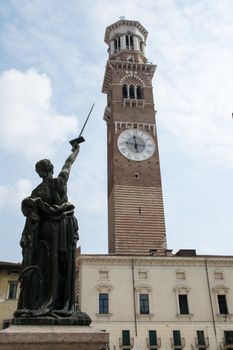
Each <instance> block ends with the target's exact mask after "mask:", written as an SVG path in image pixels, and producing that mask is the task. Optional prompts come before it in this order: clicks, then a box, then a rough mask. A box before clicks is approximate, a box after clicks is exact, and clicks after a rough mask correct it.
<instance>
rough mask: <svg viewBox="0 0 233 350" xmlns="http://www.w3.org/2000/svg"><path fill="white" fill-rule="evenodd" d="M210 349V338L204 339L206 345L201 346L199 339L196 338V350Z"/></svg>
mask: <svg viewBox="0 0 233 350" xmlns="http://www.w3.org/2000/svg"><path fill="white" fill-rule="evenodd" d="M208 347H209V338H208V337H206V338H204V344H199V343H198V339H197V338H195V348H196V349H200V350H201V349H203V350H204V349H207V348H208Z"/></svg>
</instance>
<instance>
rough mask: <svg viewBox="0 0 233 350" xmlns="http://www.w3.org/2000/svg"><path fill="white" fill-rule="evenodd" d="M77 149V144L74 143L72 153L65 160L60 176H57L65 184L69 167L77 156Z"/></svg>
mask: <svg viewBox="0 0 233 350" xmlns="http://www.w3.org/2000/svg"><path fill="white" fill-rule="evenodd" d="M79 148H80V146H79V144H77V143H76V144H74V145H73V148H72V153H71V154H70V155H69V157H68V158H67V159H66V161H65V164H64V165H63V167H62V170H61V172H60V174H59V175H58V177H62V178H63V179H64V180H65V181H66V182H67V181H68V179H69V175H70V170H71V166H72V164H73V163H74V161H75V160H76V158H77V156H78V153H79Z"/></svg>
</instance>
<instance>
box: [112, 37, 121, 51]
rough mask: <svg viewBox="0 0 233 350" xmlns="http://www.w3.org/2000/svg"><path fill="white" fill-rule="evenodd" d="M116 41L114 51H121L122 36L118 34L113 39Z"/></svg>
mask: <svg viewBox="0 0 233 350" xmlns="http://www.w3.org/2000/svg"><path fill="white" fill-rule="evenodd" d="M113 42H114V52H116V51H119V50H120V49H121V38H120V37H119V36H118V37H116V38H115V39H113Z"/></svg>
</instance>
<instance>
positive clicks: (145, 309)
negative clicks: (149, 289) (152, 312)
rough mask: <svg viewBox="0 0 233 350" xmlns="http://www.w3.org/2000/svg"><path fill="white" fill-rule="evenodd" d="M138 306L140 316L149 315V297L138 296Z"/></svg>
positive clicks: (146, 295)
mask: <svg viewBox="0 0 233 350" xmlns="http://www.w3.org/2000/svg"><path fill="white" fill-rule="evenodd" d="M139 304H140V314H142V315H148V314H149V295H148V294H139Z"/></svg>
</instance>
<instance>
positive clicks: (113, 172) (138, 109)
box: [102, 19, 166, 255]
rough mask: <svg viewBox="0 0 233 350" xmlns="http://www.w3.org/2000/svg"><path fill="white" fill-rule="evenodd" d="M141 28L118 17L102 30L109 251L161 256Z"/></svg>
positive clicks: (148, 74) (149, 68)
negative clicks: (106, 57) (106, 54)
mask: <svg viewBox="0 0 233 350" xmlns="http://www.w3.org/2000/svg"><path fill="white" fill-rule="evenodd" d="M147 34H148V33H147V31H146V29H145V28H144V27H143V26H142V25H141V24H140V23H139V22H137V21H130V20H125V19H121V20H119V21H117V22H115V23H113V24H112V25H110V26H109V27H107V29H106V32H105V43H106V44H107V45H108V52H109V60H108V61H107V65H106V71H105V76H104V82H103V89H102V91H103V92H104V93H106V94H107V107H106V108H105V112H104V120H105V121H106V123H107V147H108V226H109V228H108V237H109V253H115V254H126V255H127V254H142V255H149V254H151V252H153V253H155V254H156V255H164V254H165V250H166V233H165V222H164V210H163V198H162V185H161V175H160V165H159V153H158V145H157V133H156V124H155V109H154V101H153V92H152V78H153V75H154V72H155V69H156V66H155V65H153V64H149V63H148V62H147V58H146V57H145V43H146V38H147Z"/></svg>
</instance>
